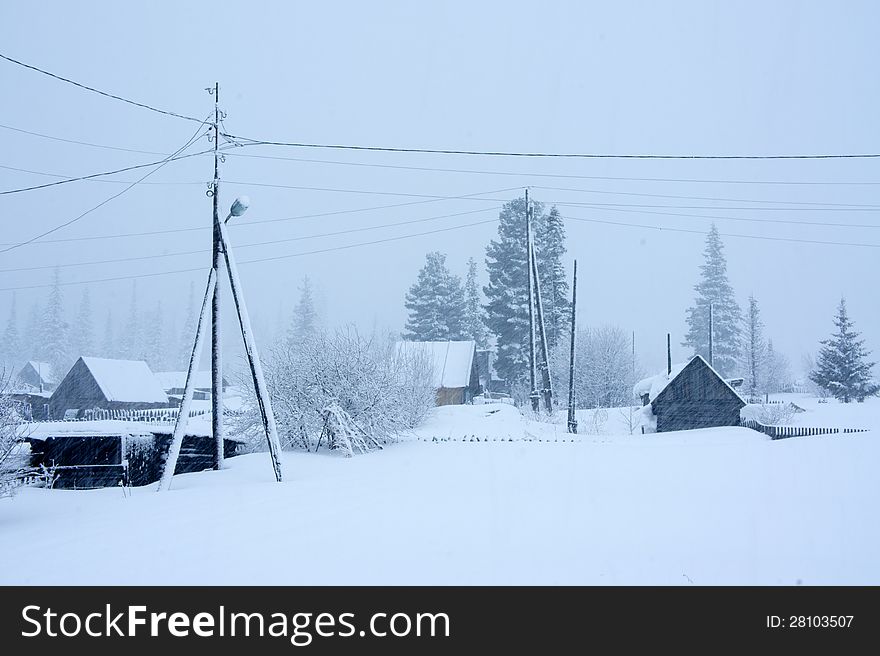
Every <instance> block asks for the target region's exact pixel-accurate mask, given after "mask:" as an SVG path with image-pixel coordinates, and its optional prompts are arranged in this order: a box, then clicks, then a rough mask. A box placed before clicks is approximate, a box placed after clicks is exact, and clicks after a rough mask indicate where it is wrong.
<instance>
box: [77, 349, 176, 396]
mask: <svg viewBox="0 0 880 656" xmlns="http://www.w3.org/2000/svg"><path fill="white" fill-rule="evenodd" d="M80 360H82V361H83V364H85V366H86V367H88V369H89V371H90V372H91V373H92V376H93V377H94V379H95V382H97V383H98V387H100V388H101V391H102V392H103V393H104V396H105V397H106V398H107V400H108V401H121V402H129V403H168V395H167V394H165V390H164V389H162V385H161V384H159V381H158V379H157V378H156V376H155V375H153V372H152V371H150V368H149V367H148V366H147V363H146V362H144V361H143V360H109V359H106V358H91V357H85V356H84V357H82V358H80Z"/></svg>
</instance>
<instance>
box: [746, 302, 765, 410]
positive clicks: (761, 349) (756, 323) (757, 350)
mask: <svg viewBox="0 0 880 656" xmlns="http://www.w3.org/2000/svg"><path fill="white" fill-rule="evenodd" d="M744 346H745V353H744V356H745V357H744V358H743V360H744V364H745V374H746V375H745V385H744V388H745V391H746V393H747V394H748V396H749V398H758V396H759V394H760V393H761V391H762V390H764V389H766V388H765V374H766V364H767V362H766V354H767V345H766V344H765V343H764V322H763V321H762V320H761V311H760V309H759V308H758V300H757V299H756V298H755V297H754V295H752V296H749V309H748V310H747V312H746V330H745V340H744ZM767 391H769V390H767Z"/></svg>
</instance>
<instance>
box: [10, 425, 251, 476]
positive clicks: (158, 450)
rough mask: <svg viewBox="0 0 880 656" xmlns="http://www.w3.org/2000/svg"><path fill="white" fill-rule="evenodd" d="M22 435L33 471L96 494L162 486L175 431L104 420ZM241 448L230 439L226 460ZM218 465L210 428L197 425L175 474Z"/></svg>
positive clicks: (32, 429)
mask: <svg viewBox="0 0 880 656" xmlns="http://www.w3.org/2000/svg"><path fill="white" fill-rule="evenodd" d="M19 430H20V436H21V438H22V440H23V441H24V442H27V443H29V444H30V465H31V466H32V467H46V468H47V469H49V470H50V471H52V472H53V473H54V475H55V479H54V482H53V487H56V488H65V489H74V488H75V489H92V488H99V487H111V486H116V485H122V484H124V485H130V486H140V485H148V484H149V483H155V482H156V481H158V480H159V479H160V478H161V476H162V468H163V466H164V463H165V457H166V454H167V453H168V447H169V446H170V444H171V434H172V432H173V430H174V429H173V426H171V425H168V424H165V425H159V424H148V423H142V422H132V421H115V420H100V421H50V422H42V423H37V424H24V425H22V426H21V427H20V429H19ZM241 445H242V442H240V441H238V440H234V439H225V440H224V445H223V455H224V457H225V458H231V457H232V456H234V455H236V454H237V452H238V450H239V448H240V447H241ZM214 462H215V442H214V438H213V437H211V434H210V424H209V423H207V422H198V421H195V420H192V421H191V422H190V425H189V426H187V432H186V435H185V436H184V438H183V444H182V446H181V449H180V456H179V457H178V461H177V466H176V467H175V469H174V473H175V474H184V473H187V472H195V471H202V470H204V469H210V468H212V467H213V466H214Z"/></svg>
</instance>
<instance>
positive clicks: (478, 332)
mask: <svg viewBox="0 0 880 656" xmlns="http://www.w3.org/2000/svg"><path fill="white" fill-rule="evenodd" d="M483 315H484V312H483V303H482V300H481V299H480V288H479V287H478V285H477V263H476V261H475V260H474V258H470V259H468V272H467V278H466V279H465V284H464V320H463V327H462V335H463V336H464V337H466V338H467V339H472V340H474V341H475V342H476V343H477V348H480V349H484V348H486V347H487V346H488V344H489V336H488V334H487V333H486V324H485V320H484V316H483Z"/></svg>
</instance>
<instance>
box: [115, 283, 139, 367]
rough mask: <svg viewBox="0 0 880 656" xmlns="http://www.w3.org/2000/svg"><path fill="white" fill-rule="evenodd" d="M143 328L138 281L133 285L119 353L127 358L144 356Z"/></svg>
mask: <svg viewBox="0 0 880 656" xmlns="http://www.w3.org/2000/svg"><path fill="white" fill-rule="evenodd" d="M143 341H144V340H143V328H142V318H141V313H140V306H139V304H138V294H137V281H136V280H135V281H134V282H133V283H132V285H131V304H130V305H129V308H128V319H127V320H126V322H125V328H124V330H123V333H122V337H121V338H120V339H119V355H120V357H122V358H124V359H126V360H142V359H143V358H144V348H143Z"/></svg>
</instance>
